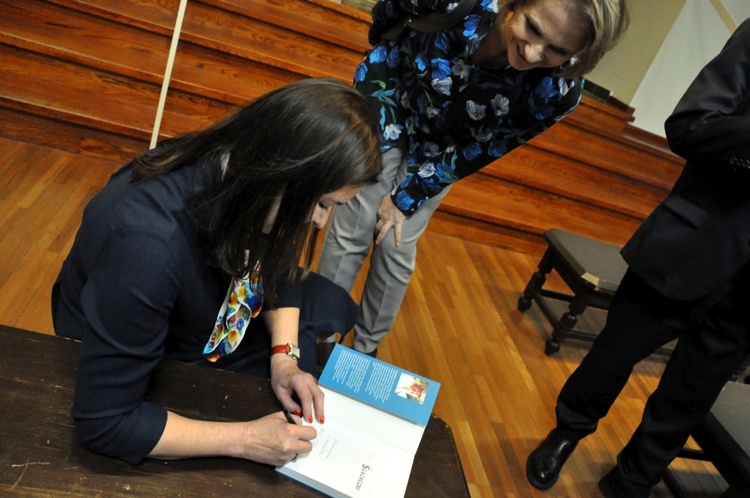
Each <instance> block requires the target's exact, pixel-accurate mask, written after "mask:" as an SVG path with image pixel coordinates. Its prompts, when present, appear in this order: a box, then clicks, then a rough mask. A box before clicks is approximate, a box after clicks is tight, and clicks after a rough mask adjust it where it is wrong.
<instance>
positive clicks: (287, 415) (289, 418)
mask: <svg viewBox="0 0 750 498" xmlns="http://www.w3.org/2000/svg"><path fill="white" fill-rule="evenodd" d="M282 412H283V413H284V418H286V421H287V422H289V423H290V424H292V425H299V426H300V427H302V426H301V424H298V423H297V421H296V420H294V417H292V414H291V413H290V412H289V410H287V409H286V408H284V409H283V410H282ZM304 429H305V430H311V431H313V434H312V437H310V438H306V439H302V438H300V439H301V440H303V441H304V442H305V443H306V444H307V445H310V446H309V449H308V450H307V451H304V453H309V452H310V450H312V443H310V440H312V439H315V437H317V431H315V429H313V428H312V427H309V426H308V427H304ZM298 456H299V453H295V454H294V458H292V460H291V461H292V462H293V461H295V460H297V457H298Z"/></svg>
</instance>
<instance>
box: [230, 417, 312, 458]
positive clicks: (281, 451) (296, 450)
mask: <svg viewBox="0 0 750 498" xmlns="http://www.w3.org/2000/svg"><path fill="white" fill-rule="evenodd" d="M317 435H318V432H317V431H316V430H315V429H313V428H312V427H310V426H303V425H301V424H290V423H289V422H287V420H286V418H285V417H284V415H283V414H282V413H281V412H277V413H272V414H271V415H266V416H265V417H263V418H259V419H258V420H254V421H252V422H247V432H246V445H247V453H246V454H245V455H243V457H244V458H247V459H248V460H252V461H254V462H260V463H267V464H269V465H283V464H285V463H287V462H288V461H290V460H293V459H294V458H296V457H297V455H304V454H307V453H310V452H311V451H312V443H311V442H310V441H311V440H312V439H315V438H316V437H317Z"/></svg>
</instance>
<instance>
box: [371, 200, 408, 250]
mask: <svg viewBox="0 0 750 498" xmlns="http://www.w3.org/2000/svg"><path fill="white" fill-rule="evenodd" d="M405 221H406V216H405V215H404V213H402V212H401V211H400V210H399V209H398V208H397V207H396V206H395V204H393V201H392V200H391V195H390V194H386V196H385V197H383V201H382V202H381V203H380V207H379V208H378V222H377V224H376V225H375V230H377V231H378V236H377V238H376V239H375V243H376V244H380V243H381V242H382V241H383V239H384V238H385V236H386V235H388V230H390V229H391V228H393V234H394V235H395V237H396V247H398V246H399V245H400V244H401V225H403V224H404V222H405Z"/></svg>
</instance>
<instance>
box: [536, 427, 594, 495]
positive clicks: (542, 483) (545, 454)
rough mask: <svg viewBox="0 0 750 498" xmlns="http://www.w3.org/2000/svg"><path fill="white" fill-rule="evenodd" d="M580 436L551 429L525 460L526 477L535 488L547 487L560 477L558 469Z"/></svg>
mask: <svg viewBox="0 0 750 498" xmlns="http://www.w3.org/2000/svg"><path fill="white" fill-rule="evenodd" d="M580 439H581V438H580V437H579V436H574V435H572V434H571V433H570V432H567V433H566V432H564V431H562V430H560V429H553V430H552V432H550V433H549V434H548V435H547V437H546V438H545V439H544V441H542V442H541V443H540V444H539V446H537V447H536V449H535V450H534V451H532V452H531V454H530V455H529V458H528V459H527V460H526V478H527V479H528V480H529V482H530V483H531V484H533V485H534V487H535V488H538V489H541V490H545V489H549V488H551V487H552V486H554V484H555V483H556V482H557V478H558V477H560V470H561V469H562V467H563V465H565V462H566V460H567V459H568V457H569V456H570V455H571V453H573V450H574V449H575V448H576V445H577V444H578V441H579V440H580Z"/></svg>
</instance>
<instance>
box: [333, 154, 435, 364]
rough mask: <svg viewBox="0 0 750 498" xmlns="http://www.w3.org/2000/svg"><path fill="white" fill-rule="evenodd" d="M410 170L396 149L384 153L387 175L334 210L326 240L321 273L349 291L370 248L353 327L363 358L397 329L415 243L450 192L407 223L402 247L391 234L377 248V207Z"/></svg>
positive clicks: (422, 208) (402, 233)
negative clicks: (370, 253)
mask: <svg viewBox="0 0 750 498" xmlns="http://www.w3.org/2000/svg"><path fill="white" fill-rule="evenodd" d="M406 167H407V160H406V159H404V158H403V153H402V152H401V151H400V150H398V149H395V148H394V149H390V150H389V151H387V152H386V153H385V154H383V173H382V175H381V176H380V179H379V181H378V183H377V184H375V185H370V186H367V187H365V188H364V189H362V191H361V192H360V193H359V194H358V195H357V196H355V197H354V198H353V199H351V200H350V201H349V202H347V203H346V204H343V205H341V206H336V207H335V208H334V210H333V215H332V216H331V219H330V221H329V223H328V230H327V232H326V236H325V239H324V240H323V252H322V254H321V257H320V263H319V266H318V273H320V274H321V275H323V276H324V277H327V278H329V279H331V280H333V281H334V282H335V283H336V284H338V285H340V286H342V287H343V288H344V289H346V290H347V291H351V288H352V286H353V285H354V281H355V280H356V279H357V275H358V274H359V271H360V270H361V269H362V265H363V263H364V260H365V258H366V257H367V255H368V254H369V252H370V247H372V256H371V258H370V270H369V272H368V274H367V279H366V280H365V286H364V290H363V292H362V300H361V302H360V317H359V320H357V323H356V324H355V325H354V349H356V350H357V351H361V352H364V353H369V352H371V351H373V350H374V349H375V348H377V347H378V345H379V344H380V342H381V341H382V340H383V338H384V337H385V335H386V334H387V333H388V332H389V331H390V330H391V328H392V327H393V323H394V322H395V321H396V315H397V314H398V310H399V308H400V307H401V302H402V301H403V299H404V295H405V294H406V289H407V287H408V286H409V280H410V278H411V274H412V273H413V272H414V267H415V263H416V258H417V241H418V240H419V237H420V236H421V235H422V233H423V232H424V231H425V229H426V228H427V223H428V222H429V221H430V218H431V217H432V214H433V213H434V212H435V210H436V209H437V208H438V206H439V205H440V201H441V200H442V199H443V197H445V195H446V194H447V193H448V190H449V189H450V187H447V188H445V189H444V190H443V191H442V192H441V193H440V194H438V195H437V196H435V197H433V198H432V199H430V200H429V201H427V202H426V203H425V204H424V205H422V207H421V208H420V209H419V210H417V212H415V213H414V214H413V215H412V216H411V217H409V218H408V219H407V220H406V221H405V222H404V224H403V226H402V232H401V244H400V246H399V247H396V244H395V235H394V232H393V230H390V231H389V233H388V235H387V236H386V237H385V239H383V241H382V242H381V243H380V244H379V245H375V244H374V243H373V242H374V240H375V235H376V234H375V224H376V223H377V212H378V208H379V207H380V203H381V202H382V200H383V197H385V196H386V195H388V194H389V193H390V192H391V191H392V190H393V188H395V187H396V185H398V184H399V183H401V181H402V180H403V179H404V178H405V177H406Z"/></svg>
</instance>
